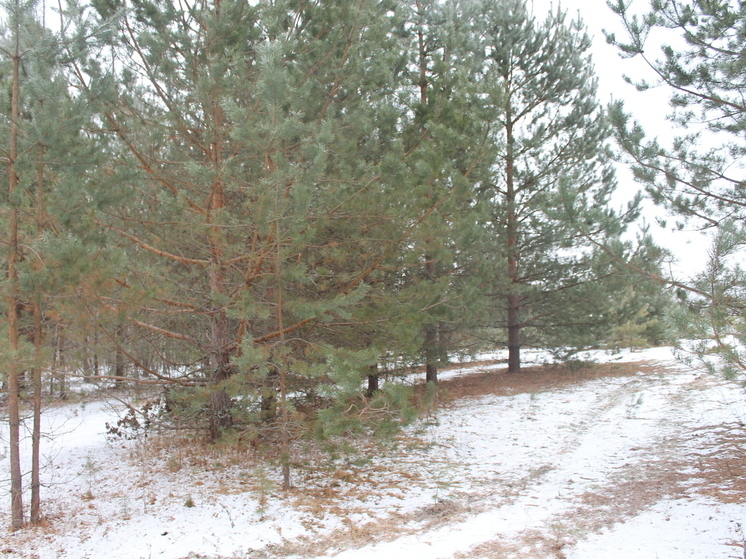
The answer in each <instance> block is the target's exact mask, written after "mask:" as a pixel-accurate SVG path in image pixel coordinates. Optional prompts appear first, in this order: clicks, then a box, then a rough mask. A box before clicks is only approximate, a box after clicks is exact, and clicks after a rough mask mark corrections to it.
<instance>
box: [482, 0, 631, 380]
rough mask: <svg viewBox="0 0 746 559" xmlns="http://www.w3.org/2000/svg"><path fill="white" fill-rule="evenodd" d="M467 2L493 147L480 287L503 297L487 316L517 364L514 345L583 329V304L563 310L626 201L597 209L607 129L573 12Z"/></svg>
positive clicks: (580, 297)
mask: <svg viewBox="0 0 746 559" xmlns="http://www.w3.org/2000/svg"><path fill="white" fill-rule="evenodd" d="M475 13H476V14H479V15H477V16H472V17H474V25H475V32H478V33H479V36H481V37H483V42H482V43H481V46H480V51H481V52H482V53H483V55H484V75H483V78H482V87H483V88H484V97H485V98H486V100H487V108H488V109H489V110H490V111H491V120H492V122H493V123H494V130H493V132H492V135H491V141H492V143H493V145H494V147H495V149H496V150H497V156H496V157H495V159H494V163H493V167H492V176H491V177H490V178H489V180H488V181H485V182H484V183H483V184H481V185H478V188H477V191H478V194H479V199H480V204H483V205H484V208H485V213H486V215H487V218H486V221H485V224H484V226H485V232H486V234H487V235H488V237H487V240H486V244H485V246H484V251H485V252H484V258H485V262H486V264H487V265H488V266H489V267H490V272H489V273H490V275H491V276H492V278H493V279H492V280H491V281H490V283H489V285H488V286H487V287H486V289H487V290H488V292H489V293H490V294H491V296H492V297H493V298H494V299H495V300H496V301H500V300H502V301H503V304H499V305H498V306H497V307H496V308H494V310H493V313H494V315H495V316H492V317H490V322H491V324H493V325H495V326H497V325H499V324H503V325H505V326H503V327H502V328H504V329H505V330H507V346H508V352H509V358H508V370H509V371H511V372H517V371H519V370H520V366H521V363H520V349H521V347H522V346H524V345H533V344H532V342H533V343H537V342H538V343H540V342H541V336H546V334H547V333H548V332H549V331H550V330H553V329H554V330H557V331H561V330H562V329H568V328H571V326H572V325H573V324H577V325H580V324H583V325H585V328H586V329H590V328H592V326H593V320H589V319H588V318H587V317H588V315H586V318H585V319H582V320H579V319H577V318H571V316H572V315H573V314H579V315H583V308H584V306H585V305H586V299H585V296H586V295H587V294H588V291H587V288H588V287H589V286H590V285H591V284H592V283H595V282H597V281H598V278H597V277H596V276H595V275H594V273H593V272H594V270H593V265H592V262H593V260H594V259H596V258H597V255H596V254H594V253H596V252H598V250H599V249H597V248H596V245H599V244H600V245H603V243H604V242H606V240H607V239H613V238H615V237H616V236H617V235H619V234H620V233H621V232H622V231H623V229H624V226H625V223H626V222H628V221H629V220H630V219H631V218H633V217H635V210H634V208H633V207H632V208H630V210H629V211H628V212H627V215H625V216H620V215H617V214H616V213H615V212H613V211H612V210H610V209H609V208H608V204H609V198H610V196H611V193H612V192H613V190H614V188H615V186H616V182H615V178H614V173H613V170H612V167H611V163H610V160H611V157H610V148H609V139H610V134H611V131H610V128H609V126H608V123H607V121H606V117H605V114H604V111H603V109H602V108H601V106H600V105H599V103H598V101H597V99H596V78H595V76H594V74H593V65H592V63H591V61H590V57H589V55H588V53H587V52H588V48H589V46H590V39H589V38H588V36H587V34H586V33H585V31H584V28H583V25H582V23H581V22H580V21H573V22H567V21H566V17H565V14H564V13H563V12H561V11H559V10H557V11H555V12H552V13H551V14H549V15H548V16H547V18H546V20H545V21H543V22H539V21H537V20H535V19H534V18H533V17H532V16H531V15H529V12H528V9H527V7H526V4H525V2H523V1H522V0H510V1H507V2H502V3H500V4H493V3H486V4H480V5H479V8H478V9H477V11H476V12H475ZM563 317H566V318H563ZM533 335H536V336H538V337H536V338H535V339H534V340H532V339H531V337H530V336H533ZM524 336H526V337H524ZM545 340H546V337H545Z"/></svg>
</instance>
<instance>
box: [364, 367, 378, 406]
mask: <svg viewBox="0 0 746 559" xmlns="http://www.w3.org/2000/svg"><path fill="white" fill-rule="evenodd" d="M378 390H379V386H378V363H376V364H375V365H371V366H370V372H369V373H368V390H367V391H366V393H365V394H366V396H368V398H372V397H373V395H374V394H375V393H376V392H378Z"/></svg>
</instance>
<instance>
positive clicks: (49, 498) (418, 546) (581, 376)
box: [0, 348, 746, 559]
mask: <svg viewBox="0 0 746 559" xmlns="http://www.w3.org/2000/svg"><path fill="white" fill-rule="evenodd" d="M529 357H531V356H530V355H529ZM533 357H534V358H535V359H536V360H537V362H540V361H542V360H543V359H544V358H545V357H544V356H543V355H541V354H535V355H534V356H533ZM591 357H595V358H596V359H598V360H599V361H601V360H605V361H609V360H611V361H613V362H614V363H615V364H617V365H616V367H617V368H611V367H607V368H606V369H605V370H606V372H605V373H604V374H595V373H593V374H591V373H586V372H584V369H581V370H579V371H576V372H571V373H567V374H565V375H564V376H562V375H558V374H553V373H552V374H547V375H543V373H537V372H535V371H533V372H532V371H530V372H529V373H527V376H526V377H523V378H518V377H517V376H516V375H506V374H504V373H502V372H501V370H502V369H504V365H502V364H500V363H497V364H492V365H489V364H481V365H475V366H469V367H462V368H455V369H452V370H450V371H448V372H446V373H444V374H443V375H442V378H443V380H444V382H443V387H444V389H445V393H446V394H447V395H448V394H450V396H447V397H446V401H445V402H444V403H443V405H441V406H440V407H439V408H438V409H437V410H436V411H433V412H432V413H430V414H428V415H425V416H423V418H422V419H421V420H420V421H419V422H418V423H417V424H415V425H413V426H412V427H411V428H409V429H408V430H407V432H406V433H404V434H403V435H402V436H400V437H398V438H397V439H396V441H393V442H388V443H384V444H380V443H375V442H374V441H367V440H358V441H356V446H357V447H358V449H359V452H358V453H357V454H339V455H338V456H330V455H329V454H326V453H323V452H320V451H319V450H318V449H316V448H315V447H314V445H313V444H312V443H302V442H299V443H298V445H297V446H296V448H295V449H294V460H295V462H296V463H297V464H296V467H295V468H294V470H293V482H294V485H295V487H294V489H292V490H291V491H290V492H288V493H284V492H282V491H281V490H280V489H278V485H279V472H278V471H277V470H276V468H273V467H271V466H268V465H267V464H266V463H263V462H261V461H260V460H257V459H256V456H255V452H256V450H252V449H251V448H249V449H245V450H241V451H239V450H235V449H221V448H212V447H207V446H204V445H200V444H197V443H188V442H187V441H180V442H179V441H177V442H173V441H171V442H169V441H166V440H164V439H159V438H157V437H156V438H151V439H149V440H145V441H143V440H135V441H121V440H118V441H114V442H111V441H107V439H106V436H105V431H106V428H105V424H106V422H107V421H108V422H109V423H115V422H116V418H117V413H118V412H119V413H121V410H122V406H121V405H120V404H117V403H116V402H114V403H106V402H104V401H93V402H91V401H90V400H89V401H88V403H85V404H84V403H74V404H72V403H71V404H65V405H62V406H55V407H53V408H50V409H49V410H47V411H46V412H45V414H44V420H45V431H46V432H47V433H48V434H49V437H48V438H47V439H46V440H45V441H44V456H45V458H46V461H45V463H46V466H45V468H44V472H43V479H44V482H45V485H46V487H45V489H44V493H43V500H44V504H43V506H44V512H45V515H46V517H47V520H46V521H45V523H44V524H43V525H42V526H40V527H35V528H29V529H25V530H22V531H20V532H17V533H7V532H6V533H4V534H3V543H2V548H0V553H2V554H3V555H4V556H5V557H19V558H39V559H48V558H49V559H51V558H59V559H63V558H65V559H68V558H69V559H84V558H90V559H99V558H106V559H119V558H122V559H124V558H126V559H139V558H148V559H151V558H152V559H155V558H164V559H181V558H185V557H194V558H196V557H209V558H217V557H221V558H242V557H252V558H253V557H330V558H331V557H335V558H337V559H363V558H373V557H376V558H379V557H386V558H387V559H396V558H406V559H414V558H417V559H427V558H433V559H434V558H451V557H460V558H481V557H485V558H486V557H510V558H531V559H537V558H544V557H546V558H566V559H586V558H594V559H598V558H603V559H616V558H620V559H621V558H624V559H629V558H632V557H634V558H636V559H646V558H650V559H656V558H657V559H665V558H672V559H673V558H675V559H685V558H692V559H694V558H696V559H704V558H722V559H725V558H739V559H741V558H744V557H746V552H745V551H744V531H745V530H746V529H745V528H744V525H746V505H745V504H744V498H746V447H745V446H744V442H745V441H746V427H744V425H745V424H746V394H744V392H743V389H742V388H741V387H739V386H737V385H735V384H729V383H726V382H724V381H721V380H720V379H717V378H714V377H711V376H705V375H703V374H702V373H700V372H698V371H693V370H691V369H687V368H686V367H684V366H682V365H680V364H678V363H677V362H676V361H675V360H674V359H673V357H672V355H671V353H670V351H669V350H668V349H660V348H659V349H652V350H646V351H642V352H625V353H622V354H617V355H613V356H610V355H606V354H602V353H599V354H597V355H594V356H591ZM489 371H492V373H491V375H490V373H489ZM496 371H497V372H496ZM532 375H533V376H532ZM542 375H543V376H542ZM491 383H492V384H493V385H494V389H486V388H485V387H488V388H489V387H490V386H491ZM3 440H7V436H3ZM4 446H5V449H4V450H2V449H0V450H2V453H3V454H2V456H0V468H3V471H7V443H5V445H4ZM25 454H26V455H28V452H26V453H25ZM4 483H5V485H6V486H7V482H4ZM4 489H5V490H6V497H5V498H3V499H2V501H0V516H1V517H2V518H0V523H2V524H4V525H5V526H7V525H9V523H10V521H9V510H8V508H9V507H8V505H9V502H8V501H9V498H8V497H7V487H5V488H4Z"/></svg>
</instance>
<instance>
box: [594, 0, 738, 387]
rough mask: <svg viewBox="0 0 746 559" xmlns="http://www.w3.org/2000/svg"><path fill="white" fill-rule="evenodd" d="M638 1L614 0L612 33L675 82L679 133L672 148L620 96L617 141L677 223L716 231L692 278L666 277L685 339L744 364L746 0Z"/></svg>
mask: <svg viewBox="0 0 746 559" xmlns="http://www.w3.org/2000/svg"><path fill="white" fill-rule="evenodd" d="M630 8H631V6H630V5H629V3H626V2H623V1H621V0H619V1H617V2H615V3H613V5H612V9H613V10H614V11H615V12H616V13H617V14H618V15H619V16H620V19H621V21H622V23H623V24H624V26H625V29H626V32H627V35H626V37H624V38H623V39H617V38H616V37H615V36H613V35H609V36H608V39H609V41H610V42H611V43H613V44H616V45H617V46H618V47H619V48H620V50H621V52H622V53H623V55H624V56H628V57H639V58H641V59H642V60H644V61H645V62H646V63H647V64H648V65H649V66H650V67H651V68H652V69H653V70H654V71H655V72H656V74H657V76H658V78H659V81H660V83H661V84H663V85H665V86H667V87H669V89H670V93H671V95H670V104H671V107H672V113H671V114H670V115H669V117H668V118H669V120H670V121H671V122H672V124H674V125H675V132H676V134H677V135H676V137H675V138H674V140H673V141H672V142H671V144H670V145H669V146H665V145H663V144H662V143H661V142H660V141H659V140H657V139H652V140H651V139H648V138H646V136H645V132H644V130H643V127H642V126H640V125H639V124H638V123H635V122H633V121H632V119H631V117H630V116H629V115H628V114H626V113H625V112H624V107H623V106H622V104H621V103H617V104H615V105H614V106H613V107H612V111H611V115H612V119H613V123H614V127H615V134H616V137H617V140H618V142H619V144H620V145H621V146H622V147H623V148H624V151H625V152H626V154H627V155H628V156H629V159H630V161H631V164H632V169H633V172H634V174H635V178H636V179H637V180H638V181H639V182H641V183H642V184H643V185H645V188H646V190H647V192H648V194H649V196H650V197H651V199H652V200H653V201H654V202H656V203H657V204H660V205H662V206H663V207H665V208H667V209H668V210H669V212H670V213H671V214H672V215H673V216H674V217H675V219H676V221H677V225H678V226H679V227H684V225H685V224H687V223H688V224H691V225H694V226H698V227H701V228H702V229H703V230H709V231H710V232H711V241H712V244H711V248H710V250H709V252H708V254H707V256H706V258H705V257H704V255H703V258H702V259H701V261H706V268H705V269H704V270H703V271H701V272H700V273H698V274H697V275H696V276H695V277H694V278H693V279H692V280H691V281H686V280H684V281H682V280H680V279H678V278H664V279H665V280H666V281H668V283H669V284H670V285H672V286H674V287H675V288H676V289H677V292H678V294H679V298H680V300H681V306H680V308H678V309H674V310H673V311H672V313H671V318H672V321H673V323H674V324H675V325H676V326H677V327H678V329H679V330H678V334H679V337H681V338H684V339H685V340H687V339H688V340H692V341H691V342H687V341H685V342H683V345H686V346H688V347H689V349H690V350H692V351H693V352H694V354H695V355H698V356H699V358H700V359H701V360H702V361H704V362H705V364H706V365H707V366H708V367H716V366H721V367H724V369H725V370H726V371H727V372H729V373H730V372H732V371H734V370H740V371H741V372H743V371H746V366H745V364H744V361H743V347H744V345H743V344H744V341H746V340H745V339H744V337H743V332H742V325H741V324H742V322H743V318H744V308H745V307H744V301H746V297H744V295H745V294H746V290H745V289H746V283H745V282H744V280H745V279H746V278H744V274H743V272H742V269H741V265H740V260H741V259H742V257H743V254H744V252H743V249H744V238H746V237H745V235H746V230H745V229H744V219H746V212H744V209H745V208H746V189H744V183H743V176H742V175H743V173H742V164H743V158H744V155H746V135H744V131H745V130H746V105H744V102H743V99H744V93H746V89H745V88H746V82H745V81H744V75H745V73H746V62H745V61H746V47H745V46H744V41H743V36H744V33H746V4H744V3H742V2H728V1H716V2H704V1H698V0H694V1H691V2H689V1H680V0H665V1H660V2H654V3H652V4H651V6H650V9H649V11H648V12H647V13H644V14H634V13H632V11H631V9H630ZM652 35H655V36H656V37H659V38H662V41H663V43H662V45H661V47H660V57H659V58H655V57H654V55H652V54H651V52H652V51H654V49H653V48H651V47H650V46H649V45H648V44H647V43H648V38H649V37H650V36H652ZM669 41H670V42H669ZM636 83H637V85H638V88H639V89H640V90H643V91H644V90H645V89H647V88H649V87H651V86H653V85H658V84H654V83H647V82H645V81H639V82H636ZM715 355H717V356H719V359H716V358H714V356H715Z"/></svg>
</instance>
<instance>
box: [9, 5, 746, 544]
mask: <svg viewBox="0 0 746 559" xmlns="http://www.w3.org/2000/svg"><path fill="white" fill-rule="evenodd" d="M630 5H631V2H629V1H628V0H614V1H612V2H609V9H608V14H609V19H610V20H612V19H614V21H615V24H616V25H617V26H618V27H620V28H621V29H623V30H624V34H623V35H622V34H619V33H616V34H615V33H611V32H609V33H607V37H606V40H607V41H608V42H609V43H610V44H612V45H614V46H615V47H616V48H617V50H618V52H619V54H620V55H621V56H623V57H627V58H635V57H637V58H638V59H641V60H643V61H644V62H645V63H646V64H647V65H648V66H649V67H650V68H652V69H653V71H654V74H653V75H654V76H655V80H657V81H656V82H655V83H652V82H649V81H645V79H643V78H642V77H639V76H631V77H630V78H629V81H631V82H632V83H635V84H636V85H637V86H638V89H639V90H640V91H641V92H644V91H645V90H646V89H648V88H650V87H653V86H660V87H666V88H668V90H670V92H671V93H670V103H671V111H672V114H671V115H670V116H669V117H668V118H669V121H668V122H669V123H670V127H671V130H672V131H673V132H672V133H673V134H674V136H675V137H674V138H673V139H672V140H671V141H670V143H667V142H666V140H665V139H662V140H659V139H657V138H656V137H655V134H657V133H658V131H657V130H649V129H646V127H645V123H644V122H643V123H638V122H636V121H635V116H634V113H630V112H628V110H627V107H626V106H625V105H624V104H623V103H622V102H621V101H614V100H612V101H611V102H610V103H609V101H608V99H600V96H599V94H598V92H597V82H598V80H597V77H596V73H595V72H596V70H595V66H594V64H595V65H598V64H599V61H596V60H593V59H592V58H591V55H590V47H591V39H590V37H589V35H588V32H587V30H586V27H585V24H584V23H583V20H582V13H579V14H573V13H572V12H570V11H565V10H564V9H563V8H562V7H561V6H555V7H553V8H552V9H551V10H550V11H547V12H544V11H542V10H538V9H534V8H533V7H532V6H531V4H530V3H529V2H527V1H526V0H314V1H310V0H257V1H248V0H161V1H151V0H67V1H61V2H59V3H57V2H51V1H49V0H47V1H44V2H42V1H34V0H3V1H2V6H1V9H2V32H1V33H0V85H1V86H2V87H0V119H1V121H2V126H0V158H2V165H1V166H0V177H1V179H0V184H4V185H5V189H4V192H5V194H4V195H3V196H2V197H1V198H0V239H1V240H2V242H1V243H0V262H2V266H3V268H4V273H3V274H2V280H1V282H2V292H3V297H2V299H0V309H1V310H0V319H1V320H0V339H3V340H5V341H4V342H3V343H0V353H2V360H1V361H0V362H1V363H2V367H1V368H2V371H1V376H2V382H3V385H2V388H3V390H2V397H3V402H2V406H3V414H4V416H7V437H8V438H7V441H4V443H5V444H6V446H7V448H8V452H9V458H8V464H9V466H8V467H9V472H6V473H5V474H4V475H5V477H7V478H8V479H9V480H10V481H9V484H8V486H9V495H8V496H7V499H8V500H9V501H10V517H9V520H10V524H11V528H12V530H13V531H15V530H20V529H21V528H24V527H25V526H27V525H35V524H40V523H42V522H43V519H44V507H45V501H44V496H43V492H44V482H43V479H42V478H43V475H42V473H41V472H40V470H41V469H42V467H43V462H44V460H43V453H42V451H41V450H40V445H41V444H42V440H43V439H44V437H45V434H44V432H43V429H42V427H41V425H42V421H41V418H42V416H43V414H44V413H45V409H47V407H54V406H56V405H59V403H60V402H64V401H66V399H68V398H70V397H71V394H72V393H74V392H75V390H76V388H75V387H79V386H90V387H96V389H97V390H104V391H106V392H107V393H108V394H111V395H113V396H112V397H113V398H115V399H116V400H117V401H118V402H120V403H121V405H123V406H124V407H123V408H122V409H123V410H124V412H123V413H122V416H121V419H120V420H119V422H118V423H116V422H112V423H111V424H107V428H108V434H109V436H111V437H119V438H120V439H121V440H127V439H128V437H129V436H130V435H131V432H132V431H133V429H134V430H135V431H138V432H144V431H147V430H152V431H157V432H158V433H159V434H160V435H159V436H162V437H165V438H168V437H171V436H179V437H182V436H184V434H188V436H189V437H191V439H192V440H193V441H194V443H193V444H194V445H195V446H197V447H199V446H204V445H208V446H214V445H227V446H229V447H232V448H251V449H254V451H253V452H256V456H258V457H259V458H258V460H259V461H260V462H261V461H263V462H264V463H265V465H266V468H268V469H270V470H272V471H276V472H278V474H277V475H278V476H279V478H278V479H279V481H278V488H279V489H278V491H283V490H285V491H288V490H290V489H291V487H293V486H294V485H295V484H296V481H295V477H294V476H295V471H296V469H299V468H301V469H302V468H303V466H302V465H301V464H299V461H298V460H297V459H296V449H297V448H298V445H299V444H300V441H307V440H314V441H319V443H318V444H320V445H321V446H324V445H326V446H329V447H331V446H334V445H336V446H335V448H339V445H342V446H344V445H345V444H346V443H345V442H344V441H345V440H347V439H350V438H352V439H356V438H359V437H363V436H365V437H367V436H373V438H382V439H386V438H387V437H389V438H390V437H393V436H396V434H397V433H400V432H401V430H402V429H403V428H405V427H406V426H407V425H410V424H411V423H412V422H413V421H415V420H416V418H417V417H418V416H421V415H422V414H423V410H424V409H426V408H427V409H430V408H429V406H432V405H434V404H433V402H435V401H438V399H439V398H441V388H439V380H442V374H443V371H444V370H446V369H447V368H448V367H449V366H450V365H451V364H452V363H455V362H459V361H468V360H469V359H470V358H474V356H477V355H481V354H485V353H489V352H496V351H500V352H504V357H505V359H504V360H503V361H501V363H503V364H502V365H501V367H503V368H504V369H506V370H507V373H509V374H511V375H512V374H515V375H523V374H525V373H524V372H523V371H524V369H526V368H527V365H526V361H525V356H526V355H527V353H526V352H535V351H539V350H540V351H543V352H546V353H547V355H550V356H552V359H553V360H554V361H555V362H556V363H562V364H564V366H565V367H567V368H568V370H574V369H573V367H574V368H579V367H581V366H582V360H581V359H580V358H579V357H578V356H579V355H581V352H584V351H587V350H608V351H619V350H623V349H625V348H627V349H628V348H649V347H657V346H674V347H676V348H678V352H679V353H678V355H679V356H680V357H681V356H682V355H685V356H688V357H681V358H683V359H688V360H689V361H688V363H690V364H691V363H694V362H696V363H699V364H700V365H699V366H701V367H704V368H705V369H707V370H709V371H710V372H712V373H714V375H713V377H717V378H722V373H724V374H725V376H726V377H727V378H729V379H735V380H736V381H738V379H739V378H741V376H742V373H743V372H744V371H745V370H746V365H744V363H746V358H744V354H743V353H742V348H743V345H742V343H741V342H742V340H743V339H744V336H746V331H745V330H744V328H745V326H744V325H745V324H746V323H744V320H743V317H744V314H743V313H744V308H746V307H745V305H746V303H745V302H744V301H745V300H746V295H744V293H746V291H744V288H745V287H746V277H744V273H743V271H742V270H741V268H740V266H739V263H740V262H741V261H742V256H743V248H744V243H745V242H746V230H745V229H744V216H746V212H744V208H745V207H746V194H745V193H746V189H744V182H743V157H744V148H745V147H746V144H744V139H746V138H745V137H744V123H745V122H746V116H745V112H744V105H743V94H744V88H746V70H745V69H744V60H746V57H745V56H744V46H743V34H744V33H745V32H746V23H745V22H746V7H745V6H744V5H743V3H738V2H734V1H730V0H713V1H709V0H708V1H705V0H660V1H658V0H656V1H655V2H652V4H650V5H648V3H647V2H639V1H638V2H636V3H635V4H634V7H635V9H636V10H637V12H634V13H633V11H632V8H630ZM655 33H663V34H664V35H663V36H664V37H667V36H669V35H670V36H671V37H674V38H675V39H672V43H671V44H673V45H674V46H667V44H664V45H663V47H661V49H660V53H659V54H655V55H653V54H652V50H653V49H652V48H650V49H648V50H646V48H647V45H646V40H647V39H648V38H649V37H651V36H656V35H655ZM666 34H668V35H666ZM739 37H740V38H739ZM604 63H607V62H604ZM703 138H705V139H703ZM652 206H655V207H657V208H658V209H659V210H660V211H663V212H666V215H667V216H668V217H667V218H666V219H667V220H668V225H672V224H673V225H674V226H678V227H679V228H681V229H684V228H695V229H698V230H701V231H702V234H703V235H706V236H707V238H708V239H709V242H710V243H711V247H710V249H709V250H708V251H707V253H706V254H702V255H700V257H699V264H702V271H698V272H697V273H696V274H694V273H693V274H691V275H689V276H687V275H686V274H680V273H675V272H673V271H671V270H672V268H671V263H672V261H673V257H672V255H671V253H670V252H669V251H668V250H667V247H664V246H662V245H661V244H660V243H659V242H658V241H657V240H656V239H655V238H654V235H653V234H652V233H651V231H650V228H649V226H648V225H649V222H648V221H647V220H646V218H645V212H646V210H645V208H646V207H647V208H649V207H652ZM659 221H660V220H659ZM516 378H519V377H516ZM413 379H414V380H413ZM464 413H466V414H467V415H468V411H467V412H464ZM23 439H30V440H31V443H30V444H29V445H27V446H24V445H23V444H22V440H23ZM27 447H28V448H30V452H31V453H32V456H31V457H30V464H31V468H30V470H29V471H26V469H25V467H23V468H22V465H21V464H22V463H25V462H24V461H26V460H29V457H26V456H22V455H21V454H22V453H25V452H27V451H26V450H21V449H22V448H23V449H26V448H27ZM332 452H336V450H335V451H332ZM262 467H265V466H262ZM187 506H189V505H187ZM232 523H233V519H232V518H231V524H232ZM484 556H485V557H487V556H488V555H484ZM489 556H490V557H492V556H493V555H489ZM497 556H498V555H494V557H497ZM500 556H501V555H500ZM133 557H134V556H133ZM190 557H191V555H190ZM194 557H196V556H194ZM200 557H202V556H201V555H200ZM252 557H253V555H252ZM537 557H538V555H537ZM553 557H565V555H553Z"/></svg>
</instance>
